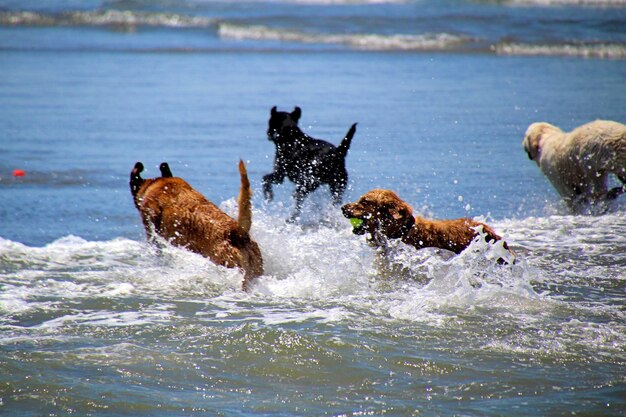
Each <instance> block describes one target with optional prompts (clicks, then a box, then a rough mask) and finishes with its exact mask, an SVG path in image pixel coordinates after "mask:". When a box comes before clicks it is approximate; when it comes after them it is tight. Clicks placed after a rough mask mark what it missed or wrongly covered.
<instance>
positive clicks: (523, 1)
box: [504, 0, 626, 7]
mask: <svg viewBox="0 0 626 417" xmlns="http://www.w3.org/2000/svg"><path fill="white" fill-rule="evenodd" d="M504 3H508V4H512V5H521V6H590V7H615V6H618V7H622V6H626V0H508V1H507V0H505V1H504Z"/></svg>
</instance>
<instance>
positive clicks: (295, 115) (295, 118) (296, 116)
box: [290, 106, 302, 123]
mask: <svg viewBox="0 0 626 417" xmlns="http://www.w3.org/2000/svg"><path fill="white" fill-rule="evenodd" d="M290 116H291V120H293V121H294V122H295V123H298V120H300V116H302V110H301V109H300V107H298V106H296V107H295V108H294V109H293V111H292V112H291V115H290Z"/></svg>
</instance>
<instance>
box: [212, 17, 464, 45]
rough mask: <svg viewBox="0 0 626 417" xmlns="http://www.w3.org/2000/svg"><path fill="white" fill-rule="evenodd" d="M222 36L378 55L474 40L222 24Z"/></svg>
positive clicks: (446, 34)
mask: <svg viewBox="0 0 626 417" xmlns="http://www.w3.org/2000/svg"><path fill="white" fill-rule="evenodd" d="M218 34H219V36H220V37H222V38H226V39H234V40H256V41H280V42H296V43H306V44H327V45H344V46H349V47H351V48H355V49H361V50H376V51H391V50H397V51H439V50H449V49H454V48H459V47H461V46H462V45H464V44H466V43H469V42H472V41H474V39H473V38H469V37H465V36H458V35H453V34H449V33H427V34H422V35H400V34H396V35H380V34H320V33H306V32H302V31H298V30H289V29H274V28H270V27H267V26H262V25H239V24H233V23H221V24H220V25H219V28H218Z"/></svg>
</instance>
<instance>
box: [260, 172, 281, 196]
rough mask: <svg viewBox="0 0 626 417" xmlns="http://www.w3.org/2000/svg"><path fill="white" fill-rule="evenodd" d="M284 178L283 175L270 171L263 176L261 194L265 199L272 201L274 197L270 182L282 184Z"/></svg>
mask: <svg viewBox="0 0 626 417" xmlns="http://www.w3.org/2000/svg"><path fill="white" fill-rule="evenodd" d="M284 180H285V175H284V174H280V173H278V172H272V173H271V174H267V175H264V176H263V195H264V196H265V200H266V201H272V200H273V199H274V191H272V184H282V182H283V181H284Z"/></svg>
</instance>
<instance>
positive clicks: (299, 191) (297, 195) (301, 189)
mask: <svg viewBox="0 0 626 417" xmlns="http://www.w3.org/2000/svg"><path fill="white" fill-rule="evenodd" d="M310 192H311V190H310V189H309V188H307V187H306V186H302V185H297V186H296V189H295V191H294V192H293V199H294V201H295V207H294V209H293V213H292V214H291V217H289V219H288V220H287V221H288V222H289V223H295V221H296V220H297V219H298V217H300V212H301V211H302V204H303V203H304V199H305V198H306V196H307V195H309V193H310Z"/></svg>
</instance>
